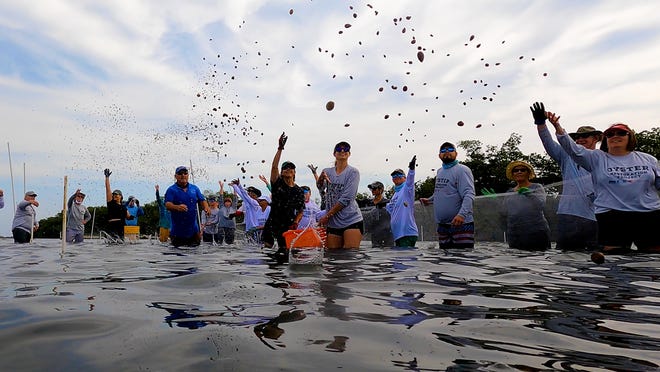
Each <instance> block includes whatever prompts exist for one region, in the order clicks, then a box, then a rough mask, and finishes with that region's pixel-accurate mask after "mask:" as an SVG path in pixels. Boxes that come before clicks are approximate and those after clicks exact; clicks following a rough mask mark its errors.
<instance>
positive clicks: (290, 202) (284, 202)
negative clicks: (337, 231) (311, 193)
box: [264, 133, 305, 260]
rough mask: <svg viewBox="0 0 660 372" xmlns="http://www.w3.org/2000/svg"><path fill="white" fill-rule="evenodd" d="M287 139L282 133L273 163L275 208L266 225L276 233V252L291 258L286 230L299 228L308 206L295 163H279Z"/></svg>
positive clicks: (271, 171)
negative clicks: (297, 177) (304, 210)
mask: <svg viewBox="0 0 660 372" xmlns="http://www.w3.org/2000/svg"><path fill="white" fill-rule="evenodd" d="M287 139H288V137H287V136H286V134H285V133H282V135H281V136H280V138H279V140H278V146H277V151H276V152H275V156H274V157H273V162H272V164H271V167H270V185H271V204H270V208H271V209H270V214H269V215H268V220H267V221H266V227H265V231H269V232H270V234H272V237H268V238H269V239H270V241H272V240H273V239H274V240H276V241H277V252H276V255H278V256H281V257H282V258H284V260H287V259H288V258H289V254H288V252H287V250H286V239H285V238H284V235H283V234H284V233H285V232H286V231H287V230H295V229H297V228H298V224H299V223H300V220H301V219H302V216H303V209H304V208H305V195H304V193H303V190H302V189H301V188H300V186H298V185H297V184H296V166H295V164H293V163H292V162H290V161H285V162H283V163H282V167H281V168H280V167H279V164H280V158H281V156H282V151H284V145H285V144H286V141H287ZM264 241H266V237H264Z"/></svg>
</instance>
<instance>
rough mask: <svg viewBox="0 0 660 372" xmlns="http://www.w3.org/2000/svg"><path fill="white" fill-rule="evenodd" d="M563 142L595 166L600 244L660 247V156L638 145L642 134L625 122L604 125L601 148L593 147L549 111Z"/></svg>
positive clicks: (606, 247) (624, 249)
mask: <svg viewBox="0 0 660 372" xmlns="http://www.w3.org/2000/svg"><path fill="white" fill-rule="evenodd" d="M547 114H548V120H549V121H550V123H551V124H552V125H553V126H554V127H555V132H556V135H557V139H558V140H559V143H560V144H561V146H562V148H564V150H566V152H568V153H569V154H570V155H571V158H573V160H575V162H576V163H578V164H579V165H580V166H582V167H584V168H586V169H587V170H588V171H590V172H591V179H592V180H593V183H594V190H595V192H596V199H595V200H594V205H595V207H596V220H597V221H598V244H599V245H600V247H601V248H602V251H603V253H609V254H624V253H629V252H630V251H631V248H632V244H633V243H634V244H635V246H637V249H638V251H639V252H644V253H658V252H660V235H659V234H658V233H657V232H656V231H655V229H657V228H658V226H660V196H659V195H658V190H660V166H658V159H656V158H655V157H654V156H653V155H651V154H647V153H645V152H641V151H636V150H635V148H636V147H637V136H636V135H635V132H634V131H633V130H632V129H631V128H630V127H629V126H628V125H626V124H624V123H615V124H612V125H611V126H610V127H609V128H607V129H606V130H605V131H603V135H604V136H605V141H604V143H602V144H601V149H600V150H589V149H586V148H585V147H584V146H580V145H578V144H577V143H575V141H573V140H572V139H571V138H570V136H568V135H567V134H566V131H565V130H564V128H562V126H561V125H560V124H559V116H557V115H555V114H554V113H552V112H548V113H547Z"/></svg>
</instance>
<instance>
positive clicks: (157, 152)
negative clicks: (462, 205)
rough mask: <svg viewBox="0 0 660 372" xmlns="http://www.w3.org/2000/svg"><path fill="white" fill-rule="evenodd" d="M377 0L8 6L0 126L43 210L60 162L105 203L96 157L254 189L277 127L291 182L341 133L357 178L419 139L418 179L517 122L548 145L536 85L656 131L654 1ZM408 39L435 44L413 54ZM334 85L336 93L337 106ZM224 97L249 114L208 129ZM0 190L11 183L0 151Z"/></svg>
mask: <svg viewBox="0 0 660 372" xmlns="http://www.w3.org/2000/svg"><path fill="white" fill-rule="evenodd" d="M370 3H371V4H372V5H373V8H369V7H367V5H366V2H363V3H356V4H353V5H354V9H353V10H351V9H349V8H348V6H349V4H346V3H340V2H291V1H289V2H287V1H265V0H264V1H233V2H231V1H225V2H217V1H194V2H188V3H186V4H185V5H181V3H180V2H174V1H160V2H133V1H113V2H103V3H99V2H94V1H89V2H85V1H83V2H70V1H49V2H47V3H43V4H40V6H34V5H33V4H30V3H23V2H6V3H3V4H2V5H0V29H2V31H3V33H2V35H3V36H2V37H0V42H3V43H5V44H6V45H8V46H14V47H15V48H5V49H6V50H7V53H6V55H5V57H3V58H4V59H2V61H7V63H6V66H5V67H4V69H3V67H0V102H1V103H0V109H1V110H2V112H3V121H4V122H5V123H8V124H9V125H10V126H11V128H12V131H11V132H8V135H7V136H6V137H5V138H6V141H8V142H10V143H11V146H12V151H13V153H14V162H15V164H14V166H15V168H17V167H18V168H22V167H20V165H22V163H26V165H27V169H28V177H27V179H28V184H29V185H30V186H33V187H31V188H34V189H43V190H44V192H40V199H41V200H43V201H44V202H43V203H42V207H41V208H40V212H39V213H40V216H42V217H43V216H49V215H53V214H55V213H56V211H58V210H59V208H61V206H59V204H60V203H59V201H60V200H61V197H60V196H58V195H57V194H58V192H59V193H61V185H60V184H61V178H62V176H63V175H64V174H68V175H69V178H70V179H71V182H72V183H75V184H76V185H78V186H81V187H83V188H86V189H88V190H87V191H88V192H87V194H88V198H87V202H88V203H90V204H91V205H101V204H103V203H104V200H103V195H102V192H103V189H102V187H103V185H102V178H101V177H99V175H100V171H101V169H102V168H104V167H106V166H108V167H111V168H113V169H115V176H113V177H115V179H116V181H114V182H116V183H117V187H121V188H127V189H130V190H131V193H133V194H136V195H138V196H139V197H141V198H142V199H144V200H150V199H151V197H150V195H151V194H152V191H153V184H155V183H160V184H161V185H166V184H167V183H169V182H170V181H171V173H172V170H173V167H175V166H176V165H179V164H187V163H188V162H189V161H192V162H193V163H194V164H195V165H196V167H199V168H200V173H199V175H198V179H197V182H198V183H201V185H200V186H202V188H212V189H215V185H216V182H217V180H218V179H231V178H234V177H238V176H245V177H246V182H247V183H254V184H256V183H258V182H259V181H258V180H257V179H256V176H257V175H258V174H263V173H266V172H268V169H269V164H270V161H271V159H272V156H273V153H274V150H275V146H276V141H277V137H278V135H279V134H280V133H281V132H282V131H286V132H287V133H288V134H289V137H290V142H289V144H288V145H287V148H286V152H285V155H284V156H285V157H286V158H287V159H290V160H293V161H294V162H296V164H298V167H299V169H298V181H299V182H300V183H306V184H310V183H311V173H310V172H308V171H307V170H306V168H304V167H303V166H304V165H305V164H307V163H315V164H317V165H319V166H321V167H323V166H327V165H329V164H331V162H332V157H331V153H330V150H331V148H332V146H333V145H334V143H336V142H338V141H340V140H348V141H349V142H350V143H351V144H352V145H353V156H352V158H351V163H352V164H354V165H356V166H358V167H359V169H360V170H361V171H362V181H363V184H365V185H366V184H367V183H369V182H371V181H373V180H375V179H380V180H381V181H387V180H388V175H389V172H391V170H392V169H393V168H398V167H405V165H406V164H407V163H408V161H409V159H410V157H411V156H412V155H413V154H417V156H418V163H419V164H420V168H419V171H418V176H417V178H418V179H420V180H423V179H424V178H425V177H427V176H432V175H433V174H432V172H431V169H433V168H435V167H436V166H437V165H438V161H437V147H438V145H439V143H440V142H443V141H445V140H449V141H452V142H458V141H459V140H461V139H479V140H481V141H482V142H484V143H486V144H493V145H499V144H501V143H502V142H503V141H504V140H505V139H506V138H508V136H509V135H510V134H511V133H512V132H517V133H520V134H522V135H523V144H522V148H523V150H524V151H526V152H531V151H533V152H538V153H541V152H542V151H543V150H542V148H541V145H540V141H539V140H538V138H537V135H536V132H535V128H534V126H533V125H532V124H531V116H530V113H529V109H528V107H529V105H530V104H531V103H532V102H534V101H536V100H543V101H544V102H546V104H547V106H548V108H549V109H551V110H556V111H557V112H559V113H560V114H561V115H562V119H563V121H564V123H565V125H566V126H567V127H568V128H572V127H575V126H578V125H582V124H583V123H589V124H591V125H594V126H597V127H604V126H606V125H608V124H609V123H611V122H614V121H626V122H629V123H630V124H631V125H632V126H633V127H634V128H636V129H638V130H644V129H650V128H651V127H654V126H658V123H657V121H656V118H657V109H656V106H657V102H658V98H659V97H658V95H659V93H657V89H655V87H657V86H658V81H659V80H660V71H659V70H658V69H657V67H656V66H655V64H656V61H657V60H658V57H659V56H660V49H659V47H658V46H657V45H660V44H659V43H658V38H659V36H660V32H658V27H659V26H658V25H657V21H656V17H655V16H654V15H655V14H657V13H658V10H660V9H659V8H660V5H657V4H656V3H654V2H635V3H629V4H628V3H626V4H624V3H621V2H618V1H603V2H595V3H592V2H589V3H586V2H573V1H559V2H556V1H551V2H550V1H537V2H526V1H498V2H495V3H494V2H492V1H470V2H462V1H384V0H383V1H372V2H370ZM289 9H294V13H293V14H292V15H290V14H289ZM376 11H378V15H375V12H376ZM353 13H356V14H357V18H354V17H353ZM406 16H410V17H411V18H410V19H409V20H407V19H406ZM399 17H401V18H402V19H401V21H398V18H399ZM394 18H397V22H396V24H395V22H393V19H394ZM346 23H350V24H351V27H350V28H345V27H344V24H346ZM403 27H406V32H405V33H403V32H402V28H403ZM340 30H341V31H343V33H342V34H339V31H340ZM377 32H378V35H377V34H376V33H377ZM431 35H433V36H431ZM470 35H475V39H474V40H473V41H471V42H470V41H469V37H470ZM413 36H414V37H415V41H416V42H415V44H412V43H411V40H412V37H413ZM502 41H504V43H502ZM465 43H467V44H468V46H465V45H464V44H465ZM477 44H480V47H479V48H477V47H476V45H477ZM292 46H294V47H293V48H292ZM319 47H320V48H321V49H322V51H321V52H319V51H318V48H319ZM417 47H422V48H426V49H425V50H424V55H425V58H424V62H422V63H419V62H418V61H417V59H416V53H417V49H416V48H417ZM325 50H328V53H326V52H325ZM431 51H433V52H431ZM331 53H334V57H332V58H331V57H330V54H331ZM346 53H348V56H347V55H346ZM447 54H450V56H447ZM218 55H220V57H218ZM363 55H364V57H363ZM383 55H385V56H386V57H383ZM519 56H524V58H523V59H522V60H520V59H519V58H518V57H519ZM232 57H235V58H236V59H235V60H232ZM532 57H533V58H534V59H535V60H534V61H532V60H531V58H532ZM204 58H205V59H204ZM481 58H483V60H482V59H481ZM409 60H410V61H413V64H411V65H409V64H406V63H405V62H406V61H409ZM486 63H488V64H489V67H485V64H486ZM495 63H500V65H498V66H495ZM214 64H215V66H214ZM235 66H236V68H235ZM214 71H216V73H215V75H216V76H212V75H213V74H214ZM546 72H547V73H548V76H543V73H546ZM225 73H226V74H227V75H225ZM333 75H336V77H335V78H333V77H332V76H333ZM231 76H234V79H233V80H232V79H231ZM349 76H353V79H350V78H349ZM386 79H387V80H388V82H386V81H385V80H386ZM473 80H477V81H478V83H477V84H475V83H473ZM206 83H209V84H208V85H206ZM307 84H310V86H308V85H307ZM484 84H488V85H487V86H484ZM391 85H396V86H397V90H393V89H391ZM404 85H406V86H407V87H408V89H409V90H408V91H407V92H405V93H404V92H402V88H403V86H404ZM497 85H501V87H500V88H497ZM381 86H382V87H383V88H384V89H383V92H379V91H378V88H379V87H381ZM460 90H463V93H460ZM197 93H203V94H205V95H208V97H207V99H206V100H204V99H203V98H198V97H196V94H197ZM410 93H414V94H415V95H414V96H411V95H410ZM493 93H496V94H494V95H493ZM214 94H215V95H217V97H216V98H219V99H216V100H215V101H213V97H212V96H213V95H214ZM484 96H485V97H487V98H493V101H492V102H491V101H490V100H488V99H487V100H486V101H484V100H483V99H482V97H484ZM436 97H438V98H437V99H436ZM470 97H471V98H472V99H470ZM328 100H333V101H335V102H336V106H335V109H334V110H333V111H330V112H328V111H327V110H325V103H326V102H327V101H328ZM211 102H212V103H211ZM463 102H466V104H465V105H463ZM193 105H195V107H193ZM217 106H220V107H221V109H220V110H219V111H216V112H213V111H211V107H217ZM222 112H227V113H229V114H230V115H232V116H233V115H240V122H239V123H238V125H228V126H227V127H226V128H225V129H224V131H222V130H221V129H223V128H218V130H215V129H214V130H212V131H211V130H209V129H203V130H202V129H199V126H200V124H209V123H210V122H211V121H212V120H213V122H214V123H215V124H219V122H220V120H222V118H221V115H222ZM399 113H400V114H401V116H399ZM208 114H213V115H214V116H213V118H211V117H210V116H208ZM385 114H389V115H390V117H389V118H388V119H384V115H385ZM443 115H444V117H443ZM458 120H463V121H465V123H466V125H465V126H464V127H458V126H457V125H456V122H457V121H458ZM347 123H348V124H350V125H349V126H348V127H345V124H347ZM476 124H482V127H481V128H475V126H476ZM491 124H495V125H494V126H493V125H491ZM250 126H251V127H252V128H253V131H251V132H250V131H248V132H247V133H245V134H244V133H243V132H241V131H240V130H239V129H238V128H241V127H250ZM193 127H194V128H197V129H196V130H194V131H193V130H192V129H191V128H193ZM14 128H16V129H17V130H15V131H14ZM227 131H229V133H227ZM262 133H263V135H262ZM186 135H188V136H189V139H188V140H186V139H185V136H186ZM156 138H157V139H156ZM205 138H208V139H207V140H205ZM218 141H221V142H226V144H224V145H222V146H220V145H218V144H217V142H218ZM413 141H414V142H413ZM255 142H256V145H255V144H254V143H255ZM399 146H400V147H399ZM208 148H212V149H213V150H215V152H213V151H209V149H208ZM262 161H264V162H262ZM237 164H239V165H238V166H237ZM241 166H243V167H244V168H245V169H246V170H247V173H245V174H243V173H242V172H241V171H240V167H241ZM201 170H203V172H201ZM15 172H18V170H16V169H15ZM14 176H15V178H19V177H18V175H17V174H15V175H14ZM250 177H253V178H250ZM20 178H22V177H20ZM16 183H17V184H18V182H16ZM386 183H387V182H386ZM0 188H3V189H4V190H5V192H6V195H9V194H8V190H9V189H10V187H9V171H8V167H7V166H4V167H0ZM363 189H364V188H363ZM362 191H366V189H364V190H362ZM96 194H98V195H100V196H98V197H96V196H97V195H96ZM142 194H144V196H142ZM7 200H10V198H8V199H7ZM5 208H6V209H5V210H3V211H0V234H5V235H7V234H8V233H9V231H8V230H9V225H10V223H11V210H12V208H11V207H10V205H8V206H7V207H5Z"/></svg>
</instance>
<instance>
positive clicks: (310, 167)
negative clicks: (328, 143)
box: [307, 164, 319, 173]
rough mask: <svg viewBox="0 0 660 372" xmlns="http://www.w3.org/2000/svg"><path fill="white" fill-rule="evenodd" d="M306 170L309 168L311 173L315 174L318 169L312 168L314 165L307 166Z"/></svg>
mask: <svg viewBox="0 0 660 372" xmlns="http://www.w3.org/2000/svg"><path fill="white" fill-rule="evenodd" d="M307 168H309V170H311V171H312V173H316V170H317V169H319V167H316V166H314V164H307Z"/></svg>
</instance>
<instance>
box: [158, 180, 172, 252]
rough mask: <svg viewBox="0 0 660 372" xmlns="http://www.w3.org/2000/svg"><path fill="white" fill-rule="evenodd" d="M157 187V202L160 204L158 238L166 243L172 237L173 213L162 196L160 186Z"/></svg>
mask: <svg viewBox="0 0 660 372" xmlns="http://www.w3.org/2000/svg"><path fill="white" fill-rule="evenodd" d="M155 188H156V203H157V204H158V240H159V241H160V242H161V243H165V242H166V241H167V239H169V238H170V228H171V227H172V215H171V214H170V211H168V210H167V208H165V198H164V197H161V196H160V187H159V186H158V185H156V186H155Z"/></svg>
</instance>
